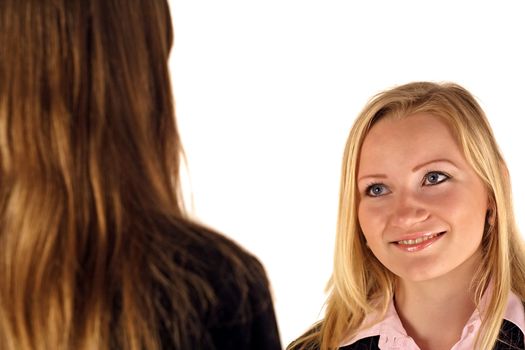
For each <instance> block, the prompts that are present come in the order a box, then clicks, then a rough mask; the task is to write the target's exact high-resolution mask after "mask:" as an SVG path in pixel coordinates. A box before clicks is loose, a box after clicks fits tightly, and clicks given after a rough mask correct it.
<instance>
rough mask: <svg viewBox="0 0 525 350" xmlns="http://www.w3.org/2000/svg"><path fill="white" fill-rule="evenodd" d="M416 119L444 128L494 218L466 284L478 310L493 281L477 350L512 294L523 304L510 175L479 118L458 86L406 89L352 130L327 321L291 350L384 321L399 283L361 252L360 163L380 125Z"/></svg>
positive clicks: (490, 342) (523, 268)
mask: <svg viewBox="0 0 525 350" xmlns="http://www.w3.org/2000/svg"><path fill="white" fill-rule="evenodd" d="M421 112H425V113H430V114H433V115H436V116H440V117H442V118H444V119H445V120H446V121H447V123H448V125H449V126H450V127H451V129H452V130H453V132H454V135H455V137H456V139H457V141H458V144H459V145H460V147H461V148H462V151H463V153H464V155H465V158H466V159H467V161H468V163H469V164H470V165H471V166H472V167H473V169H474V170H475V172H476V173H477V175H478V176H479V177H480V178H481V179H482V180H483V182H484V183H485V185H486V187H487V189H488V193H489V199H488V200H489V203H491V205H490V206H491V212H490V216H489V217H487V222H486V225H485V232H484V235H483V239H482V243H481V245H482V247H481V249H482V253H483V254H482V255H483V259H482V264H481V265H480V267H479V269H478V270H477V272H476V274H475V276H474V278H473V280H472V284H471V287H472V290H473V292H474V295H475V300H474V301H475V303H476V305H478V304H479V301H480V299H481V297H482V294H483V292H484V290H485V288H486V287H487V285H488V284H489V282H490V281H492V282H493V284H494V289H493V292H492V295H490V301H489V302H488V305H487V309H486V312H485V313H484V314H483V319H482V325H481V329H480V332H479V334H478V338H477V340H476V342H477V343H476V344H477V346H476V348H479V349H492V348H493V346H494V344H495V342H496V340H497V337H498V333H499V329H500V326H501V324H502V320H503V313H504V311H505V307H506V302H507V297H508V294H509V292H510V291H511V290H512V291H513V292H514V293H516V294H517V295H518V296H519V297H520V298H521V300H525V250H524V247H523V242H522V239H521V236H520V234H519V232H518V229H517V226H516V222H515V218H514V214H513V207H512V198H511V187H510V179H509V174H508V170H507V166H506V164H505V161H504V159H503V157H502V155H501V153H500V151H499V149H498V146H497V144H496V141H495V139H494V135H493V133H492V130H491V128H490V125H489V123H488V121H487V118H486V116H485V114H484V112H483V111H482V109H481V107H480V106H479V104H478V103H477V102H476V100H475V98H474V97H473V96H472V95H471V94H470V93H469V92H468V91H466V90H465V89H464V88H462V87H461V86H458V85H456V84H450V83H446V84H436V83H429V82H417V83H410V84H406V85H402V86H399V87H396V88H393V89H391V90H388V91H385V92H382V93H380V94H378V95H376V96H375V97H374V98H372V99H371V100H370V101H369V103H368V104H367V105H366V106H365V108H364V109H363V111H362V112H361V114H360V115H359V116H358V118H357V119H356V121H355V123H354V125H353V127H352V129H351V131H350V135H349V137H348V140H347V143H346V148H345V151H344V156H343V167H342V176H341V184H340V186H341V189H340V197H339V214H338V225H337V236H336V248H335V254H334V269H333V273H332V276H331V278H330V281H329V283H328V286H327V289H328V292H329V296H328V299H327V302H326V310H325V317H324V318H323V320H322V321H320V322H319V323H318V324H316V325H315V326H314V327H313V328H312V329H311V330H310V331H309V332H307V333H306V334H305V335H304V336H302V337H301V338H299V339H298V340H297V341H296V342H294V343H292V344H291V346H290V348H292V349H308V348H314V347H315V348H317V347H319V348H320V349H321V350H328V349H336V348H338V346H339V345H340V344H341V343H342V342H343V341H344V340H345V339H348V338H349V337H351V336H352V335H354V334H356V333H357V331H358V330H360V329H361V328H362V327H367V326H370V325H363V324H362V323H363V321H364V318H365V316H366V315H367V314H369V313H371V312H377V311H379V315H380V317H379V318H378V319H377V320H376V322H377V321H380V320H381V319H382V317H383V316H384V315H385V313H386V310H387V308H388V305H389V303H390V300H391V299H392V297H393V293H394V285H395V281H396V278H395V276H394V275H393V274H392V273H391V272H390V271H388V270H387V269H386V268H385V267H384V266H383V265H382V264H381V263H380V262H379V260H378V259H377V258H375V256H374V255H373V253H371V252H370V250H369V249H367V248H366V243H365V240H364V236H363V233H362V231H361V228H360V225H359V221H358V218H357V198H358V197H357V196H358V191H357V185H356V174H357V165H358V157H359V153H360V150H361V147H362V144H363V140H364V139H365V137H366V136H367V134H368V132H369V130H370V129H371V127H372V126H373V125H374V124H375V123H377V121H378V120H380V119H381V118H385V117H394V118H403V117H406V116H408V115H411V114H415V113H421Z"/></svg>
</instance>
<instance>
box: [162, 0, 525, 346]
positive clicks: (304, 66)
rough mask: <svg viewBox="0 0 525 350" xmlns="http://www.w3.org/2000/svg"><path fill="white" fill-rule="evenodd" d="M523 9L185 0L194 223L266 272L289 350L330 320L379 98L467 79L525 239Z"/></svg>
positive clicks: (180, 15)
mask: <svg viewBox="0 0 525 350" xmlns="http://www.w3.org/2000/svg"><path fill="white" fill-rule="evenodd" d="M522 4H523V2H522V1H498V2H496V1H492V2H487V1H461V2H460V1H432V2H430V1H387V0H384V1H360V2H358V1H307V0H303V1H288V0H264V1H249V0H243V1H233V0H221V1H216V0H215V1H211V0H210V1H200V0H173V1H171V5H172V16H173V20H174V27H175V46H174V51H172V55H171V60H170V67H171V69H172V74H173V83H174V92H175V99H176V112H177V119H178V124H179V128H180V133H181V137H182V141H183V144H184V148H185V151H186V155H187V159H188V168H189V172H188V173H189V179H190V180H191V183H190V182H187V183H186V185H185V190H186V192H187V193H191V194H192V197H193V198H192V199H193V201H192V203H189V207H192V208H193V213H194V215H195V216H196V217H197V218H199V219H200V220H202V221H203V222H205V223H207V224H208V225H210V226H212V227H214V228H216V229H218V230H219V231H221V232H223V233H224V234H226V235H227V236H229V237H231V238H233V239H234V240H236V241H237V242H239V243H240V244H242V245H243V246H244V247H246V248H247V249H248V250H250V251H251V252H253V253H254V254H255V255H257V256H258V257H259V259H260V260H261V261H262V262H263V264H264V265H265V267H266V270H267V272H268V275H269V278H270V281H271V283H272V287H273V293H274V299H275V308H276V312H277V317H278V322H279V326H280V332H281V337H282V340H283V345H286V344H288V343H289V342H290V341H291V340H292V339H294V338H295V337H297V336H298V335H299V334H300V333H302V332H303V331H304V330H305V329H306V328H307V327H308V326H309V325H310V324H312V323H313V322H314V321H315V320H316V319H318V318H319V317H320V316H321V313H320V311H321V308H322V304H323V302H324V299H325V295H324V286H325V283H326V281H327V280H328V277H329V275H330V271H331V265H332V251H333V243H334V235H335V221H336V213H337V202H338V189H339V172H340V166H341V157H342V152H343V147H344V144H345V141H346V136H347V134H348V131H349V129H350V127H351V125H352V122H353V120H354V118H355V117H356V115H357V114H358V113H359V111H360V110H361V108H363V106H364V105H365V103H366V101H367V100H368V98H370V97H371V96H372V95H373V94H375V93H377V92H379V91H381V90H384V89H386V88H389V87H392V86H394V85H399V84H402V83H407V82H411V81H415V80H431V81H454V82H457V83H459V84H461V85H463V86H464V87H466V88H467V89H468V90H470V91H471V92H472V93H473V94H474V95H475V96H476V97H477V98H478V99H479V101H480V103H481V105H482V107H483V108H484V109H485V111H486V113H487V115H488V117H489V119H490V121H491V123H492V126H493V128H494V131H495V134H496V137H497V140H498V142H499V144H500V146H501V148H502V151H503V154H504V156H505V157H506V159H507V162H508V165H509V167H510V172H511V176H512V180H513V189H514V198H515V207H516V213H517V217H518V222H519V223H520V227H521V228H522V230H523V228H524V225H525V183H524V182H523V179H525V166H524V165H523V159H524V157H523V150H524V149H525V137H524V135H523V132H524V130H525V126H524V123H523V120H524V117H525V112H524V110H525V108H524V104H523V103H524V99H525V96H524V88H523V85H524V84H525V67H524V64H525V53H524V50H523V45H524V44H523V43H524V38H523V36H524V35H525V21H524V20H523V15H524V5H522Z"/></svg>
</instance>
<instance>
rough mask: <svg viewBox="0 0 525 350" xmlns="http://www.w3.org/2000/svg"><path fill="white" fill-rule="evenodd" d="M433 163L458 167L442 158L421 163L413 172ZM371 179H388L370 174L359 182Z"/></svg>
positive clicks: (380, 175)
mask: <svg viewBox="0 0 525 350" xmlns="http://www.w3.org/2000/svg"><path fill="white" fill-rule="evenodd" d="M432 163H449V164H451V165H452V166H453V167H455V168H457V165H456V164H454V162H453V161H451V160H449V159H445V158H440V159H433V160H431V161H428V162H424V163H421V164H419V165H416V166H415V167H414V168H413V169H412V172H413V173H414V172H416V171H418V170H419V169H421V168H423V167H425V166H427V165H429V164H432ZM369 177H373V178H377V179H386V178H387V176H386V175H385V174H370V175H364V176H361V177H360V178H359V179H358V180H357V182H361V181H362V180H364V179H366V178H369Z"/></svg>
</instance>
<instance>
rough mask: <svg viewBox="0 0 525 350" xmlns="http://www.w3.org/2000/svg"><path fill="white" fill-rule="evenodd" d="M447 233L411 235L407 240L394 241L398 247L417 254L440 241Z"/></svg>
mask: <svg viewBox="0 0 525 350" xmlns="http://www.w3.org/2000/svg"><path fill="white" fill-rule="evenodd" d="M445 233H446V231H441V232H437V233H424V234H421V233H419V234H413V235H409V237H410V238H409V237H406V238H405V239H402V240H399V241H393V242H391V243H393V244H394V245H395V246H396V247H398V248H399V249H401V250H403V251H406V252H417V251H420V250H423V249H425V248H427V247H429V246H431V245H432V244H433V243H434V242H436V241H437V240H439V239H440V238H441V237H442V236H443V235H444V234H445Z"/></svg>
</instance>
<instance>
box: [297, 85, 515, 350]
mask: <svg viewBox="0 0 525 350" xmlns="http://www.w3.org/2000/svg"><path fill="white" fill-rule="evenodd" d="M339 203H340V207H339V219H338V232H337V238H336V250H335V262H334V270H333V275H332V278H331V280H330V282H329V286H328V288H329V296H328V300H327V303H326V310H325V316H324V318H323V319H322V320H321V321H320V322H319V323H317V324H316V325H314V326H313V327H312V329H311V330H310V331H308V332H307V333H306V334H305V335H303V336H302V337H300V338H299V339H298V340H296V341H295V342H293V343H292V344H291V345H290V346H289V349H321V350H328V349H344V350H356V349H382V350H385V349H392V350H393V349H407V350H416V349H421V350H449V349H453V350H466V349H481V350H488V349H524V348H525V346H524V332H525V313H524V308H523V301H524V300H525V252H524V247H523V241H522V238H521V236H520V234H519V232H518V229H517V227H516V223H515V220H514V214H513V209H512V201H511V190H510V181H509V174H508V171H507V167H506V165H505V162H504V160H503V157H502V155H501V153H500V151H499V149H498V146H497V144H496V142H495V140H494V136H493V133H492V131H491V128H490V126H489V124H488V121H487V119H486V117H485V115H484V113H483V111H482V110H481V108H480V106H479V105H478V103H477V102H476V100H475V99H474V98H473V97H472V95H471V94H470V93H469V92H468V91H466V90H465V89H464V88H462V87H460V86H458V85H455V84H434V83H427V82H421V83H411V84H407V85H403V86H399V87H396V88H394V89H391V90H388V91H385V92H383V93H380V94H378V95H377V96H375V97H374V98H373V99H372V100H371V101H370V102H369V103H368V104H367V106H366V107H365V108H364V110H363V111H362V113H361V114H360V115H359V117H358V118H357V120H356V122H355V124H354V126H353V128H352V130H351V132H350V136H349V138H348V141H347V145H346V149H345V152H344V158H343V171H342V179H341V192H340V201H339Z"/></svg>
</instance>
